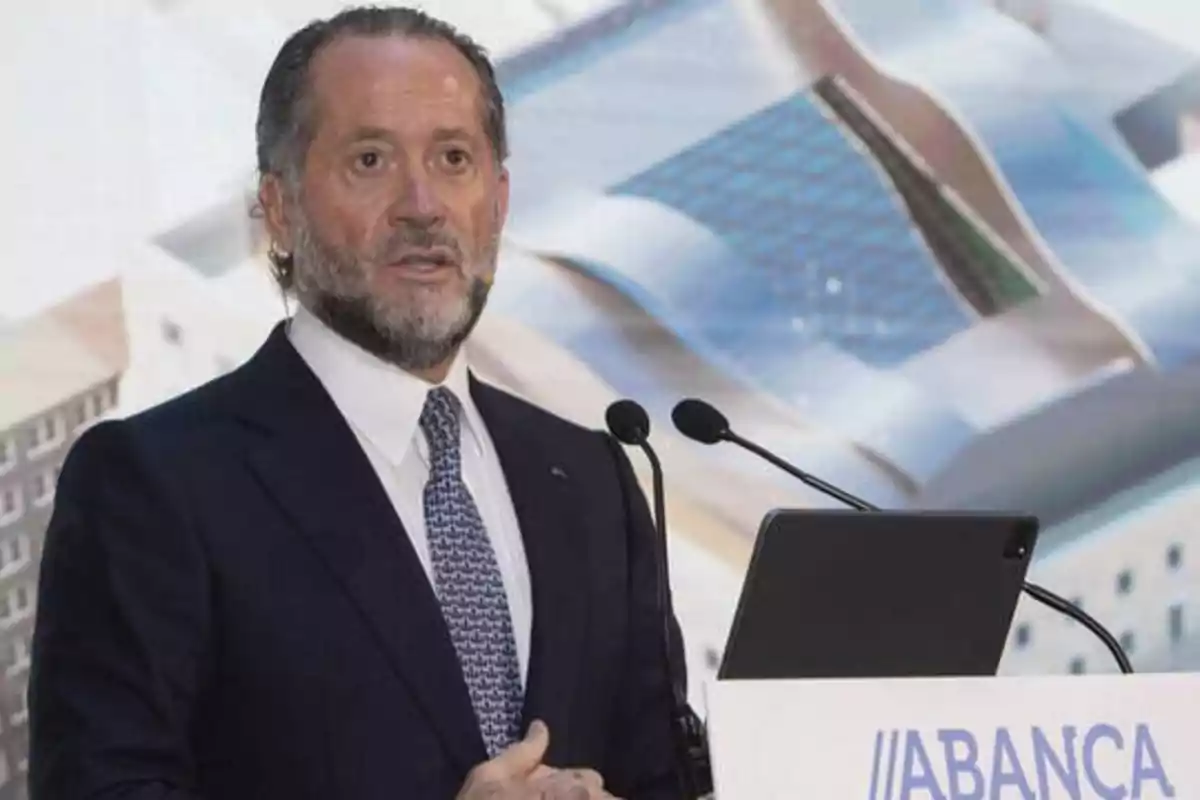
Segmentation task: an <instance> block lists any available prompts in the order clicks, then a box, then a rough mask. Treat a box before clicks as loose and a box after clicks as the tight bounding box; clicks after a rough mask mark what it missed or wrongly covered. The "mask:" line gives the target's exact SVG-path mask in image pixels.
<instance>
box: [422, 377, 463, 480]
mask: <svg viewBox="0 0 1200 800" xmlns="http://www.w3.org/2000/svg"><path fill="white" fill-rule="evenodd" d="M458 410H459V403H458V398H457V397H455V396H454V393H453V392H452V391H450V390H449V389H447V388H446V387H445V386H439V387H438V388H436V389H432V390H430V392H429V394H428V395H426V396H425V407H424V408H423V409H421V430H423V431H424V432H425V438H426V439H428V441H429V457H430V461H432V462H433V465H434V468H435V469H436V468H437V467H439V466H442V467H450V466H452V465H457V464H458V460H459V458H458V453H459V421H458Z"/></svg>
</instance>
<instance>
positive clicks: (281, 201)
mask: <svg viewBox="0 0 1200 800" xmlns="http://www.w3.org/2000/svg"><path fill="white" fill-rule="evenodd" d="M258 203H259V205H261V206H262V209H263V221H264V223H265V224H266V226H267V235H268V236H269V237H270V239H271V244H272V246H273V247H274V248H275V249H276V250H279V251H282V252H284V253H290V252H292V226H291V222H290V220H289V219H288V213H287V189H286V187H284V185H283V179H282V178H280V177H279V176H278V175H275V174H274V173H267V174H266V175H263V176H262V178H261V179H259V181H258Z"/></svg>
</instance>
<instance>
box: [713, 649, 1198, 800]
mask: <svg viewBox="0 0 1200 800" xmlns="http://www.w3.org/2000/svg"><path fill="white" fill-rule="evenodd" d="M707 695H708V698H707V699H708V732H709V743H710V747H711V751H712V759H713V773H714V774H713V777H714V783H715V793H716V798H717V800H785V799H786V800H809V799H810V798H811V800H1093V799H1095V800H1165V798H1181V800H1200V674H1191V673H1187V674H1184V673H1176V674H1155V675H1130V676H1122V675H1113V676H1107V675H1106V676H1054V677H1034V678H1025V677H1022V678H937V679H924V678H921V679H888V680H811V681H809V680H805V681H715V682H713V683H711V684H710V685H709V686H708V687H707Z"/></svg>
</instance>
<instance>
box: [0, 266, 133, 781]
mask: <svg viewBox="0 0 1200 800" xmlns="http://www.w3.org/2000/svg"><path fill="white" fill-rule="evenodd" d="M127 363H128V357H127V347H126V341H125V333H124V319H123V309H122V304H121V295H120V288H119V284H118V283H117V282H116V281H112V282H109V283H106V284H103V285H101V286H98V287H96V288H94V289H92V290H90V291H88V292H85V293H83V294H81V295H80V296H77V297H74V298H72V299H70V300H68V301H67V302H65V303H63V304H62V305H59V306H57V307H55V308H52V309H50V310H48V311H46V312H44V313H42V314H39V315H37V316H36V317H33V318H32V319H28V320H23V321H21V322H20V323H18V324H15V325H13V326H11V327H8V328H4V329H0V386H3V387H4V391H3V392H2V393H0V670H2V671H3V672H2V676H0V798H2V799H3V800H18V799H19V798H23V797H24V796H25V772H26V770H27V768H28V760H27V759H28V747H29V739H28V729H27V723H28V716H29V713H28V708H27V705H26V702H27V688H28V677H29V664H30V649H31V648H30V645H31V636H32V633H33V621H34V616H35V613H36V598H37V578H38V564H39V561H40V558H41V553H42V544H43V541H44V539H45V533H46V526H47V524H48V523H49V521H50V514H51V511H52V510H53V507H54V488H55V484H56V483H57V481H58V473H59V470H60V469H61V467H62V463H63V460H64V458H65V457H66V454H67V451H68V450H69V449H70V447H71V445H72V444H73V443H74V442H75V440H76V439H77V438H78V437H79V435H80V433H82V432H83V431H84V430H86V429H87V428H88V426H90V425H93V424H95V423H96V422H97V421H98V420H101V419H104V418H105V417H106V416H107V415H108V414H110V413H111V412H112V411H113V409H114V408H116V406H117V404H118V402H119V399H120V394H119V393H120V381H121V377H122V375H123V374H124V372H125V369H126V366H127Z"/></svg>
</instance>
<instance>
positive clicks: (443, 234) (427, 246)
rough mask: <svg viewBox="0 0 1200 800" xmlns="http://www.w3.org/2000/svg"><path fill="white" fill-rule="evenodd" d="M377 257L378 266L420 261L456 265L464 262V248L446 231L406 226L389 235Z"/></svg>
mask: <svg viewBox="0 0 1200 800" xmlns="http://www.w3.org/2000/svg"><path fill="white" fill-rule="evenodd" d="M378 256H379V257H378V259H377V263H381V264H393V263H404V262H405V261H410V260H418V259H419V260H421V261H430V260H432V261H434V262H435V263H440V264H444V265H447V266H457V265H459V264H461V263H462V261H463V248H462V245H461V244H459V240H458V237H456V236H454V235H453V234H451V233H449V232H447V231H444V230H439V229H437V228H434V227H431V226H422V225H414V224H412V223H407V224H404V225H402V226H401V227H398V228H397V229H396V230H395V231H394V232H392V234H391V235H389V236H388V238H387V241H385V242H384V243H383V245H382V246H381V247H380V248H379V253H378Z"/></svg>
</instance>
